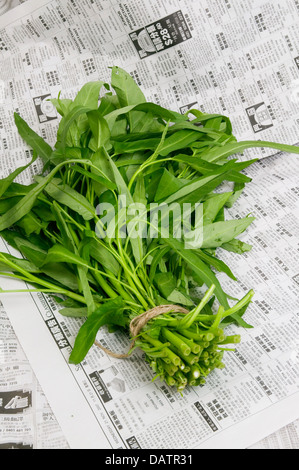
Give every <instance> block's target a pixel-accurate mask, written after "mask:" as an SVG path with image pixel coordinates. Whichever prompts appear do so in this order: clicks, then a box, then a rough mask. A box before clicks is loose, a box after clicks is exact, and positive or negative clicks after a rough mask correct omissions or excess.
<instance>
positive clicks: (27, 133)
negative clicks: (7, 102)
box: [14, 113, 53, 163]
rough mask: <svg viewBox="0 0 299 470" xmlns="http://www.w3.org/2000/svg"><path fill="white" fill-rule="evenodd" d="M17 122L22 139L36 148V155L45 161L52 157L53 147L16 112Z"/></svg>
mask: <svg viewBox="0 0 299 470" xmlns="http://www.w3.org/2000/svg"><path fill="white" fill-rule="evenodd" d="M14 119H15V124H16V126H17V128H18V131H19V134H20V136H21V137H22V139H23V140H24V141H25V142H26V143H27V144H28V145H29V146H30V147H31V148H32V149H33V150H34V152H35V153H36V155H38V156H39V157H41V158H42V160H43V161H44V163H47V162H48V161H49V160H50V159H51V155H52V152H53V150H52V148H51V147H50V145H49V144H47V143H46V142H45V141H44V139H42V138H41V137H40V136H39V135H38V134H37V133H36V132H34V131H33V130H32V129H31V128H30V127H29V126H28V124H27V123H26V122H25V121H24V119H22V118H21V116H19V115H18V114H17V113H14Z"/></svg>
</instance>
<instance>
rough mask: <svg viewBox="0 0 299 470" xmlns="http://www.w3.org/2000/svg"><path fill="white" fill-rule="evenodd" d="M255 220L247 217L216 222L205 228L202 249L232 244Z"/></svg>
mask: <svg viewBox="0 0 299 470" xmlns="http://www.w3.org/2000/svg"><path fill="white" fill-rule="evenodd" d="M254 220H255V218H254V217H245V218H243V219H238V220H227V221H225V222H215V223H213V224H209V225H205V226H204V227H203V243H202V246H201V248H216V247H218V246H221V245H222V244H223V243H227V242H230V241H231V240H233V239H234V238H235V237H237V236H238V235H240V234H241V233H243V232H244V231H245V230H246V229H247V228H248V227H249V225H250V224H252V222H253V221H254Z"/></svg>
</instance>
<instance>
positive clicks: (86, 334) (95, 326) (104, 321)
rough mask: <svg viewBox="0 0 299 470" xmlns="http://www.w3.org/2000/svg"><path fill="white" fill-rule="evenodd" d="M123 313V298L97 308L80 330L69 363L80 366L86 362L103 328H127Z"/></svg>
mask: <svg viewBox="0 0 299 470" xmlns="http://www.w3.org/2000/svg"><path fill="white" fill-rule="evenodd" d="M123 311H124V304H123V301H122V299H121V297H117V298H116V299H113V300H110V301H108V302H106V303H104V304H103V305H101V306H100V307H99V308H97V309H96V310H95V311H94V313H93V314H92V315H90V317H89V318H88V319H87V320H86V322H85V323H84V324H83V326H82V327H81V328H80V331H79V333H78V335H77V338H76V340H75V344H74V348H73V350H72V353H71V355H70V358H69V362H70V363H71V364H80V362H82V361H83V360H84V358H85V357H86V355H87V353H88V351H89V350H90V348H91V347H92V346H93V344H94V342H95V339H96V336H97V333H98V331H99V329H100V328H101V327H102V326H104V325H111V326H115V325H116V326H121V327H125V326H126V320H125V317H124V315H123Z"/></svg>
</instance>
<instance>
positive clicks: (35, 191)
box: [0, 160, 90, 232]
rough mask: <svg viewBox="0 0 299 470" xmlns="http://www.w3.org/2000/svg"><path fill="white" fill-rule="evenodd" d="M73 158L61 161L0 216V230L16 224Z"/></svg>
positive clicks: (84, 161)
mask: <svg viewBox="0 0 299 470" xmlns="http://www.w3.org/2000/svg"><path fill="white" fill-rule="evenodd" d="M73 162H74V161H73V160H68V161H66V162H65V163H61V164H59V165H57V167H56V168H54V169H53V170H52V171H51V173H49V174H48V175H47V176H46V177H45V178H42V180H41V181H40V183H38V184H37V185H36V186H34V187H32V189H30V191H29V192H28V193H26V195H25V196H24V197H23V198H22V199H21V200H20V201H19V202H18V203H17V204H16V205H15V206H13V207H12V208H11V209H9V210H8V211H7V212H6V213H5V214H4V215H2V216H1V217H0V232H1V231H2V230H5V229H6V228H8V227H11V226H12V225H14V224H15V223H16V222H18V220H20V219H21V218H22V217H24V216H25V215H26V214H28V212H30V211H31V209H32V207H33V206H34V204H35V202H36V200H37V198H38V196H39V195H40V193H41V192H42V191H43V190H44V189H45V187H46V186H47V184H49V183H50V182H51V180H52V179H53V178H54V176H55V175H56V173H57V172H58V171H59V170H60V169H61V168H62V167H63V166H64V165H66V164H68V163H73ZM81 163H83V164H84V163H90V162H89V161H86V160H82V161H81Z"/></svg>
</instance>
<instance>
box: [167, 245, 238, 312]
mask: <svg viewBox="0 0 299 470" xmlns="http://www.w3.org/2000/svg"><path fill="white" fill-rule="evenodd" d="M163 242H164V243H165V244H167V245H169V246H170V247H171V248H172V249H173V250H175V251H176V253H177V254H178V255H179V256H180V257H181V258H182V259H183V260H185V262H186V263H187V265H188V266H189V268H190V269H191V271H192V272H193V273H194V274H196V276H197V277H198V278H199V279H201V281H202V282H203V283H205V284H206V286H207V287H211V286H212V285H213V284H214V285H215V286H216V288H215V295H216V296H217V298H218V300H219V302H220V304H221V305H223V307H225V308H229V304H228V301H227V294H225V292H224V291H223V289H222V287H221V285H220V282H219V281H218V279H217V277H216V276H215V274H214V273H213V271H212V270H211V268H210V267H209V266H207V265H206V263H204V262H203V261H202V260H201V259H200V257H199V256H198V255H197V254H196V252H195V251H193V250H188V249H186V248H185V247H184V244H183V243H182V242H181V241H179V240H175V239H173V238H168V239H163Z"/></svg>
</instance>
